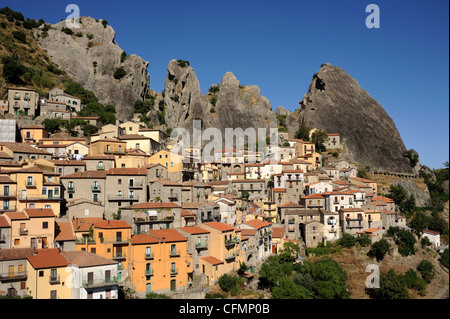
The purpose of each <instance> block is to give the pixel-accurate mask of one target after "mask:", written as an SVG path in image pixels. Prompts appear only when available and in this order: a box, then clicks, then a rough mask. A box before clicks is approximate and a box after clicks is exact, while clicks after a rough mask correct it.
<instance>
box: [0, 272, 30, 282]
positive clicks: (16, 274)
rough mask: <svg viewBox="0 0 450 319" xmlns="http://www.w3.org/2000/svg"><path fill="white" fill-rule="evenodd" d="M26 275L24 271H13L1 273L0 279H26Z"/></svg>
mask: <svg viewBox="0 0 450 319" xmlns="http://www.w3.org/2000/svg"><path fill="white" fill-rule="evenodd" d="M27 277H28V275H27V272H26V271H15V272H12V273H2V274H0V281H1V282H6V281H15V280H24V279H27Z"/></svg>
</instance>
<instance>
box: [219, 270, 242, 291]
mask: <svg viewBox="0 0 450 319" xmlns="http://www.w3.org/2000/svg"><path fill="white" fill-rule="evenodd" d="M239 283H240V279H239V277H236V276H230V275H228V274H223V275H222V276H220V277H219V286H220V288H221V289H222V290H223V291H225V292H230V291H231V290H232V289H235V288H237V286H238V284H239Z"/></svg>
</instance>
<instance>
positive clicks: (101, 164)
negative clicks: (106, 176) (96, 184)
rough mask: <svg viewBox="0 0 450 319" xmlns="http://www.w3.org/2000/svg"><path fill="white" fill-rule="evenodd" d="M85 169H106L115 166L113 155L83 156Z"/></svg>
mask: <svg viewBox="0 0 450 319" xmlns="http://www.w3.org/2000/svg"><path fill="white" fill-rule="evenodd" d="M83 161H84V162H85V163H86V171H107V170H110V169H111V168H114V167H116V164H115V163H116V162H115V159H114V156H113V155H97V156H84V157H83Z"/></svg>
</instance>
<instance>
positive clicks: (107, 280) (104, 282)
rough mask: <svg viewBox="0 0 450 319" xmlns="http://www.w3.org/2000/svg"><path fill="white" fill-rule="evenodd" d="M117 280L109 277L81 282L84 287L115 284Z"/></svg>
mask: <svg viewBox="0 0 450 319" xmlns="http://www.w3.org/2000/svg"><path fill="white" fill-rule="evenodd" d="M117 284H118V283H117V280H115V279H111V278H105V279H97V280H90V281H89V280H88V281H84V282H83V287H84V288H91V289H92V288H100V287H108V286H115V285H117Z"/></svg>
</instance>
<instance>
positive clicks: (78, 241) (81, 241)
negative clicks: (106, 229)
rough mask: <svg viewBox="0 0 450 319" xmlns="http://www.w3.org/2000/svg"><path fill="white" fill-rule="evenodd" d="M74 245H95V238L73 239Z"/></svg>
mask: <svg viewBox="0 0 450 319" xmlns="http://www.w3.org/2000/svg"><path fill="white" fill-rule="evenodd" d="M75 244H76V245H84V244H89V245H92V244H95V238H90V237H82V238H77V239H75Z"/></svg>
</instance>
